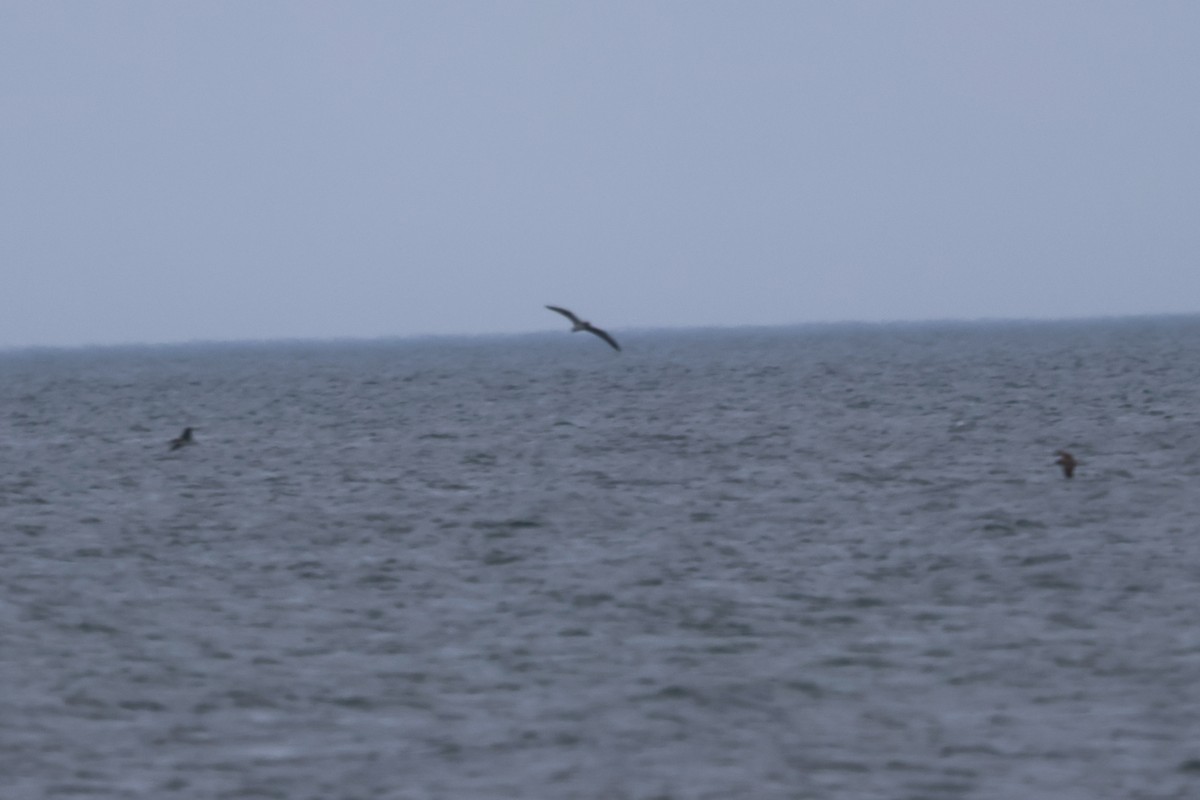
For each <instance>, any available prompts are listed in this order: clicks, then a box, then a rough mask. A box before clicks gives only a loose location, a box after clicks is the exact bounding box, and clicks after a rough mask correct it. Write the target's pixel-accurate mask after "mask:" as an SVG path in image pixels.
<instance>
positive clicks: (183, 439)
mask: <svg viewBox="0 0 1200 800" xmlns="http://www.w3.org/2000/svg"><path fill="white" fill-rule="evenodd" d="M188 444H195V442H193V441H192V429H191V428H184V429H183V433H181V434H179V436H178V437H177V438H175V439H172V440H171V449H172V450H178V449H179V448H181V447H183V446H184V445H188Z"/></svg>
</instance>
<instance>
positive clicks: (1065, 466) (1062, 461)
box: [1054, 450, 1079, 478]
mask: <svg viewBox="0 0 1200 800" xmlns="http://www.w3.org/2000/svg"><path fill="white" fill-rule="evenodd" d="M1055 455H1056V456H1058V460H1057V461H1055V462H1054V463H1055V464H1058V465H1059V466H1060V467H1062V471H1063V477H1064V478H1073V477H1075V465H1076V464H1078V463H1079V462H1078V461H1076V460H1075V456H1073V455H1071V454H1070V453H1068V452H1067V451H1066V450H1059V451H1058V452H1056V453H1055Z"/></svg>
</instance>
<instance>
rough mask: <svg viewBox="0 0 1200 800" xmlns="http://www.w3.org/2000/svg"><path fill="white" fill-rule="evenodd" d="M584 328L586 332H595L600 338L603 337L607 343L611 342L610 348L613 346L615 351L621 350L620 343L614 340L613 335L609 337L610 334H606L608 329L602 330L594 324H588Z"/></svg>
mask: <svg viewBox="0 0 1200 800" xmlns="http://www.w3.org/2000/svg"><path fill="white" fill-rule="evenodd" d="M584 330H586V331H587V332H588V333H594V334H596V335H597V336H599V337H600V338H601V339H603V340H604V341H606V342H608V343H609V344H611V345H612V348H613V350H616V351H617V352H620V350H621V345H619V344H617V340H616V339H614V338H613V337H611V336H609V335H608V331H602V330H600V329H599V328H597V327H596V326H595V325H588V326H587V327H586V328H584Z"/></svg>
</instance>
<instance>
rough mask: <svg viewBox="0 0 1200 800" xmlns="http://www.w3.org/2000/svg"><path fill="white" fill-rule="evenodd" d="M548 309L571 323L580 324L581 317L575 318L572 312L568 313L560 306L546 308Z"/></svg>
mask: <svg viewBox="0 0 1200 800" xmlns="http://www.w3.org/2000/svg"><path fill="white" fill-rule="evenodd" d="M546 308H548V309H550V310H551V311H557V312H558V313H560V314H562V315H563V316H564V317H566V318H567V319H569V320H571V322H572V323H574V324H575V325H578V324H579V317H577V316H575V315H574V314H572V313H571V312H570V311H567V310H566V309H565V308H559V307H558V306H546Z"/></svg>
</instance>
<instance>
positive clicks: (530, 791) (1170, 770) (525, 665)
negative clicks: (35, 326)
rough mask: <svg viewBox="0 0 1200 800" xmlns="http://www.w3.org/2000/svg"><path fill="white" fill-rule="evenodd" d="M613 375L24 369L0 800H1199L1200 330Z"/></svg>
mask: <svg viewBox="0 0 1200 800" xmlns="http://www.w3.org/2000/svg"><path fill="white" fill-rule="evenodd" d="M621 338H622V343H623V344H624V345H625V348H626V351H625V352H624V353H621V354H615V353H613V352H612V351H610V350H609V349H608V348H606V347H605V346H604V345H603V343H602V342H599V341H597V340H595V339H593V338H592V337H588V336H586V335H584V336H570V335H567V334H565V333H563V334H556V335H536V336H522V337H509V338H497V339H478V340H473V339H458V340H455V339H448V340H423V341H408V342H392V343H357V344H356V343H344V344H321V345H303V344H293V345H283V344H280V345H261V346H251V345H247V346H210V347H173V348H162V349H117V350H97V351H65V352H40V353H39V352H14V353H9V354H6V355H2V356H0V464H2V466H3V471H2V473H0V520H2V525H0V670H2V672H0V678H2V684H0V785H2V786H3V789H2V790H0V797H2V798H4V800H24V799H25V798H39V799H40V798H57V797H72V798H243V797H255V798H258V797H264V798H274V797H278V798H289V799H290V798H306V799H311V800H343V799H344V800H349V799H350V798H472V799H473V798H481V799H482V798H589V799H590V798H596V799H597V800H599V799H601V798H604V799H606V800H622V799H623V798H636V799H637V800H649V799H650V798H656V799H658V800H668V799H675V800H681V799H684V798H688V799H690V798H772V799H773V798H881V799H882V798H887V799H892V798H896V799H902V798H909V799H911V800H917V799H918V798H929V799H931V800H940V799H949V798H973V799H974V800H1000V799H1003V800H1008V799H1009V798H1012V799H1013V800H1016V799H1017V798H1021V799H1022V800H1024V799H1025V798H1056V799H1057V798H1066V799H1069V800H1074V799H1076V798H1078V800H1096V798H1122V799H1125V798H1194V797H1200V625H1197V617H1198V604H1197V588H1198V586H1200V525H1198V523H1197V513H1196V512H1197V511H1198V510H1200V504H1198V502H1197V480H1198V478H1200V411H1198V407H1197V406H1198V403H1200V320H1196V319H1165V320H1129V321H1115V322H1089V323H1074V324H1041V325H943V326H884V327H867V328H855V327H845V328H841V327H831V328H811V329H805V328H800V329H778V330H765V331H723V332H695V333H642V334H638V333H636V332H635V333H626V334H624V335H623V336H622V337H621ZM185 425H194V426H195V428H196V438H197V440H198V444H197V445H196V446H194V447H190V448H184V449H182V450H180V451H178V452H174V453H171V452H168V450H167V448H166V441H167V440H168V439H170V438H172V437H173V436H175V435H177V434H178V433H179V430H180V429H181V428H182V427H183V426H185ZM1060 447H1065V448H1068V449H1070V450H1072V451H1073V452H1074V453H1075V454H1076V455H1077V456H1078V458H1079V459H1080V461H1081V466H1080V469H1079V472H1078V474H1077V476H1076V478H1075V480H1073V481H1067V480H1064V479H1063V478H1062V476H1061V475H1060V474H1059V472H1058V471H1057V469H1056V467H1055V466H1054V464H1053V461H1054V456H1053V452H1054V451H1055V450H1056V449H1058V448H1060Z"/></svg>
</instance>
